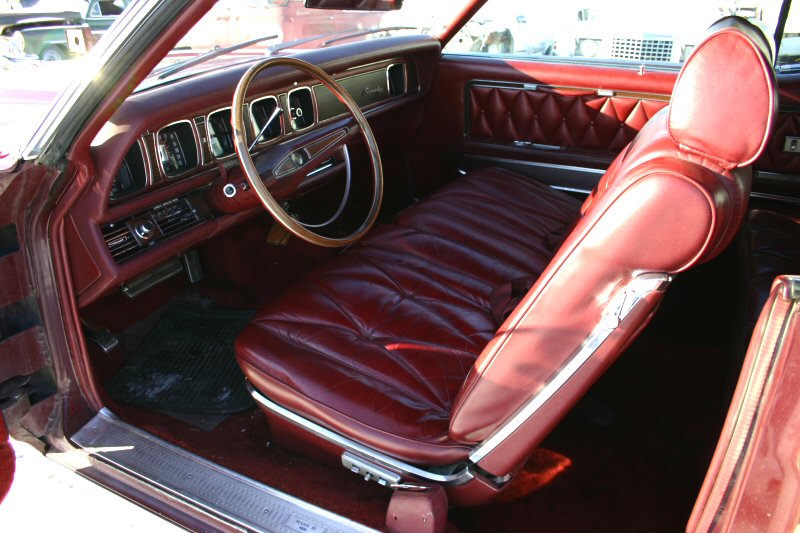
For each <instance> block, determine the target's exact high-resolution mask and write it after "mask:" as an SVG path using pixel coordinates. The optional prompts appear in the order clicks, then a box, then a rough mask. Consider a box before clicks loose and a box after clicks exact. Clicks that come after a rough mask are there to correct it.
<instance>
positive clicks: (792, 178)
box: [753, 74, 800, 198]
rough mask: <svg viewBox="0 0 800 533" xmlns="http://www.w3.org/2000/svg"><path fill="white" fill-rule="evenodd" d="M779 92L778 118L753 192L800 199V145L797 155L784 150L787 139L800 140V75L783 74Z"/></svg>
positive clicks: (757, 168)
mask: <svg viewBox="0 0 800 533" xmlns="http://www.w3.org/2000/svg"><path fill="white" fill-rule="evenodd" d="M778 92H779V95H780V108H779V112H778V117H777V120H776V123H775V129H774V130H773V133H772V138H771V139H770V141H769V144H768V145H767V149H766V150H765V151H764V153H763V154H762V156H761V158H760V159H759V160H758V161H756V163H755V170H756V175H755V180H754V182H753V192H755V193H756V194H769V195H778V196H786V197H791V198H800V142H798V145H797V146H798V151H797V152H789V151H786V150H785V149H784V146H785V144H786V141H787V138H789V137H797V138H800V74H781V75H780V76H779V77H778Z"/></svg>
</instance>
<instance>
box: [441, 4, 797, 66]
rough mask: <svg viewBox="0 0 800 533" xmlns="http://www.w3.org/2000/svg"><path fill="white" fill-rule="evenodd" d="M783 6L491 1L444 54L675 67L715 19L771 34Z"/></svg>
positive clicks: (449, 44) (450, 44)
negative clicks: (742, 21) (730, 18)
mask: <svg viewBox="0 0 800 533" xmlns="http://www.w3.org/2000/svg"><path fill="white" fill-rule="evenodd" d="M780 8H781V0H745V1H742V0H673V1H671V2H659V3H650V2H631V1H629V0H582V1H580V0H560V1H556V2H525V1H520V0H489V1H488V2H487V3H486V5H484V6H483V8H481V10H480V11H478V13H476V15H475V16H474V17H473V18H472V20H470V21H469V22H468V23H467V24H466V25H465V26H464V28H462V30H461V31H460V32H459V33H458V35H456V37H455V38H453V39H452V40H451V41H450V42H449V43H448V44H447V46H446V47H445V52H449V53H462V54H490V55H498V56H503V55H514V56H536V57H542V56H550V57H553V58H558V57H562V58H575V59H576V60H581V59H585V60H588V61H593V60H603V61H631V62H636V63H650V62H655V63H659V64H670V63H671V64H676V65H677V64H679V63H681V62H683V61H685V60H686V58H687V57H688V56H689V54H690V53H691V51H692V50H693V49H694V47H695V45H697V43H698V42H699V41H700V39H702V38H703V36H704V35H705V31H706V29H707V28H708V27H709V26H710V25H711V24H712V23H713V22H715V21H716V20H717V19H719V18H721V17H723V16H727V15H740V16H742V17H745V18H747V19H749V20H751V21H753V22H755V23H756V24H759V25H761V26H762V27H765V29H766V31H768V32H769V33H770V35H771V34H772V33H773V32H774V30H775V27H776V26H777V21H778V17H779V15H780ZM799 48H800V47H799Z"/></svg>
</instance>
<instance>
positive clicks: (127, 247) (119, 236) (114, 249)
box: [102, 222, 141, 263]
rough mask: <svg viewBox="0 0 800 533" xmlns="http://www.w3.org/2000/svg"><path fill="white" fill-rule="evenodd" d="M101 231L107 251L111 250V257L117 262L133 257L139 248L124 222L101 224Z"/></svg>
mask: <svg viewBox="0 0 800 533" xmlns="http://www.w3.org/2000/svg"><path fill="white" fill-rule="evenodd" d="M102 231H103V239H105V241H106V246H108V251H109V252H111V257H113V258H114V261H116V262H117V263H120V262H122V261H124V260H126V259H129V258H131V257H133V256H134V255H136V254H137V253H139V251H140V250H141V247H140V246H139V243H138V242H137V241H136V239H135V238H134V237H133V233H131V230H130V228H129V227H128V226H127V225H126V224H125V223H120V222H117V223H114V224H108V225H106V226H103V229H102Z"/></svg>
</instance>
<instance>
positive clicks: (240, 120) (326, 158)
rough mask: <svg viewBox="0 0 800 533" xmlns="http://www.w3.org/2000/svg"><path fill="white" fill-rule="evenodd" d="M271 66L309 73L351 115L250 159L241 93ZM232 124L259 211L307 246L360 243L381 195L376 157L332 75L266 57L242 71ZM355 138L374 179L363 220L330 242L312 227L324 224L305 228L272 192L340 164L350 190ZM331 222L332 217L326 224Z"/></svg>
mask: <svg viewBox="0 0 800 533" xmlns="http://www.w3.org/2000/svg"><path fill="white" fill-rule="evenodd" d="M274 66H290V67H294V68H296V69H298V70H301V71H303V72H305V73H307V74H310V75H311V76H313V77H314V78H316V80H317V81H319V82H321V83H322V84H323V85H324V86H325V87H327V88H328V89H329V90H330V91H331V92H332V93H333V94H334V95H335V96H336V97H337V98H338V99H339V101H341V102H342V103H343V104H344V105H345V107H346V108H347V111H348V113H349V115H350V116H349V117H348V118H343V119H339V120H338V121H336V122H333V123H332V124H329V125H327V126H325V127H323V128H318V129H315V130H312V131H310V132H308V133H304V134H302V135H299V136H297V137H291V138H289V139H287V140H285V141H283V142H281V143H278V144H274V145H271V146H269V147H267V148H266V149H264V150H263V151H262V152H260V153H258V154H256V155H255V156H253V155H252V154H251V153H250V146H248V145H247V138H246V134H245V131H246V130H245V122H244V113H243V109H244V101H245V95H246V93H247V88H248V86H249V85H250V82H251V81H252V80H253V78H254V77H255V76H256V75H257V74H258V73H260V72H262V71H263V70H265V69H267V68H270V67H274ZM232 121H233V136H234V146H235V148H236V153H237V155H238V156H239V160H240V162H241V164H242V169H243V170H244V174H245V177H246V179H247V181H248V183H249V184H250V186H251V187H252V188H253V190H254V191H255V193H256V194H257V196H258V198H259V200H260V201H261V204H262V205H263V206H264V208H265V209H267V211H269V212H270V214H271V215H272V216H273V217H274V218H275V220H277V221H278V222H279V223H281V224H282V225H283V226H284V227H285V228H286V229H287V230H288V231H290V232H291V233H293V234H295V235H297V236H298V237H301V238H302V239H305V240H306V241H308V242H311V243H313V244H317V245H320V246H326V247H339V246H346V245H348V244H351V243H353V242H355V241H356V240H358V239H360V238H361V237H363V236H364V235H365V234H366V233H367V232H368V231H369V229H370V228H371V227H372V225H373V224H374V223H375V220H376V219H377V216H378V211H379V210H380V204H381V199H382V194H383V171H382V168H381V161H380V154H379V152H378V147H377V142H376V141H375V136H374V134H373V133H372V130H371V129H370V127H369V124H368V123H367V120H366V118H365V117H364V115H363V113H362V112H361V109H360V108H359V107H358V104H357V103H356V102H355V101H354V100H353V98H352V97H351V96H350V94H349V93H347V91H345V90H344V89H343V88H342V87H341V86H340V85H339V84H338V83H337V82H336V81H335V80H334V79H333V78H332V77H331V76H329V75H328V74H327V73H325V72H324V71H322V70H320V69H319V68H317V67H315V66H314V65H311V64H310V63H307V62H305V61H301V60H298V59H294V58H270V59H266V60H264V61H262V62H260V63H257V64H255V65H253V66H252V67H251V68H250V69H249V70H248V71H247V72H246V73H245V75H244V76H243V77H242V79H241V81H240V82H239V85H238V86H237V87H236V92H235V93H234V97H233V117H232ZM360 137H363V139H364V141H365V143H366V145H367V148H368V153H369V159H370V164H371V167H372V173H373V178H374V179H373V197H372V203H371V205H370V210H369V213H368V215H367V217H366V219H365V220H364V222H363V223H362V224H361V225H360V226H359V227H358V228H357V229H356V230H354V231H353V232H352V233H351V234H350V235H348V236H345V237H337V238H333V237H326V236H324V235H320V234H319V233H317V232H315V231H314V229H316V228H318V227H320V226H322V225H326V224H327V223H326V224H317V225H304V224H303V223H301V222H299V221H298V220H296V219H295V218H294V217H293V216H291V215H289V214H288V213H287V212H286V211H285V209H284V208H283V207H282V206H281V204H280V203H278V202H277V201H276V200H275V198H274V196H273V192H274V193H275V194H279V196H280V197H282V198H285V197H287V196H291V195H292V194H293V193H294V192H296V191H298V190H299V189H300V188H301V187H302V186H303V185H304V184H308V183H309V180H311V179H312V177H313V176H315V175H316V174H320V173H321V172H322V171H324V170H327V169H328V168H330V167H332V166H334V165H336V164H337V163H339V162H345V161H346V164H347V174H348V175H347V180H348V187H349V183H350V163H349V160H347V157H348V156H347V155H346V154H347V148H346V147H347V144H348V143H352V142H353V141H355V140H357V139H358V138H360ZM340 154H344V155H340ZM270 190H272V191H273V192H270ZM345 197H346V196H345ZM343 207H344V205H343V204H342V205H340V206H339V209H337V211H336V215H338V214H339V213H341V212H342V210H343ZM334 218H335V217H334ZM332 221H333V219H331V220H329V221H328V222H332Z"/></svg>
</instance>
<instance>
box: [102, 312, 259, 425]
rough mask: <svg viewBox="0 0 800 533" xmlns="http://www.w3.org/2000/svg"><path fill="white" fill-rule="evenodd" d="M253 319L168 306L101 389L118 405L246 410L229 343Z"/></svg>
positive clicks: (209, 411) (248, 402) (185, 410)
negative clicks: (137, 346) (128, 357)
mask: <svg viewBox="0 0 800 533" xmlns="http://www.w3.org/2000/svg"><path fill="white" fill-rule="evenodd" d="M252 315H253V313H252V312H251V311H238V310H228V309H204V308H202V307H198V306H196V305H192V304H189V303H186V302H176V303H174V304H172V305H171V306H170V307H169V308H168V309H167V311H166V312H165V313H164V315H163V316H162V317H161V319H160V320H159V321H158V323H157V324H156V326H155V327H154V328H153V330H152V331H151V332H150V334H149V335H147V337H146V338H145V339H144V341H143V342H142V344H141V345H140V346H139V348H138V349H137V350H136V352H135V353H134V354H133V355H132V356H131V357H130V359H129V360H128V361H127V362H126V363H125V366H123V367H122V368H121V369H120V371H119V372H118V373H117V374H116V375H115V376H114V377H113V378H111V380H110V381H109V382H108V383H107V384H106V390H107V391H108V393H109V394H110V395H111V397H112V398H114V400H116V401H117V402H119V403H123V404H128V405H136V406H139V407H148V408H151V409H158V410H162V411H172V412H182V413H199V414H228V413H234V412H237V411H241V410H243V409H246V408H248V407H250V406H251V405H253V400H252V398H251V397H250V395H249V394H248V393H247V389H246V388H245V385H244V376H243V375H242V372H241V370H240V369H239V366H238V365H237V364H236V358H235V356H234V352H233V342H234V340H235V339H236V335H237V334H238V333H239V331H240V330H241V329H242V328H243V327H244V326H245V324H247V322H248V321H249V320H250V318H251V317H252Z"/></svg>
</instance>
